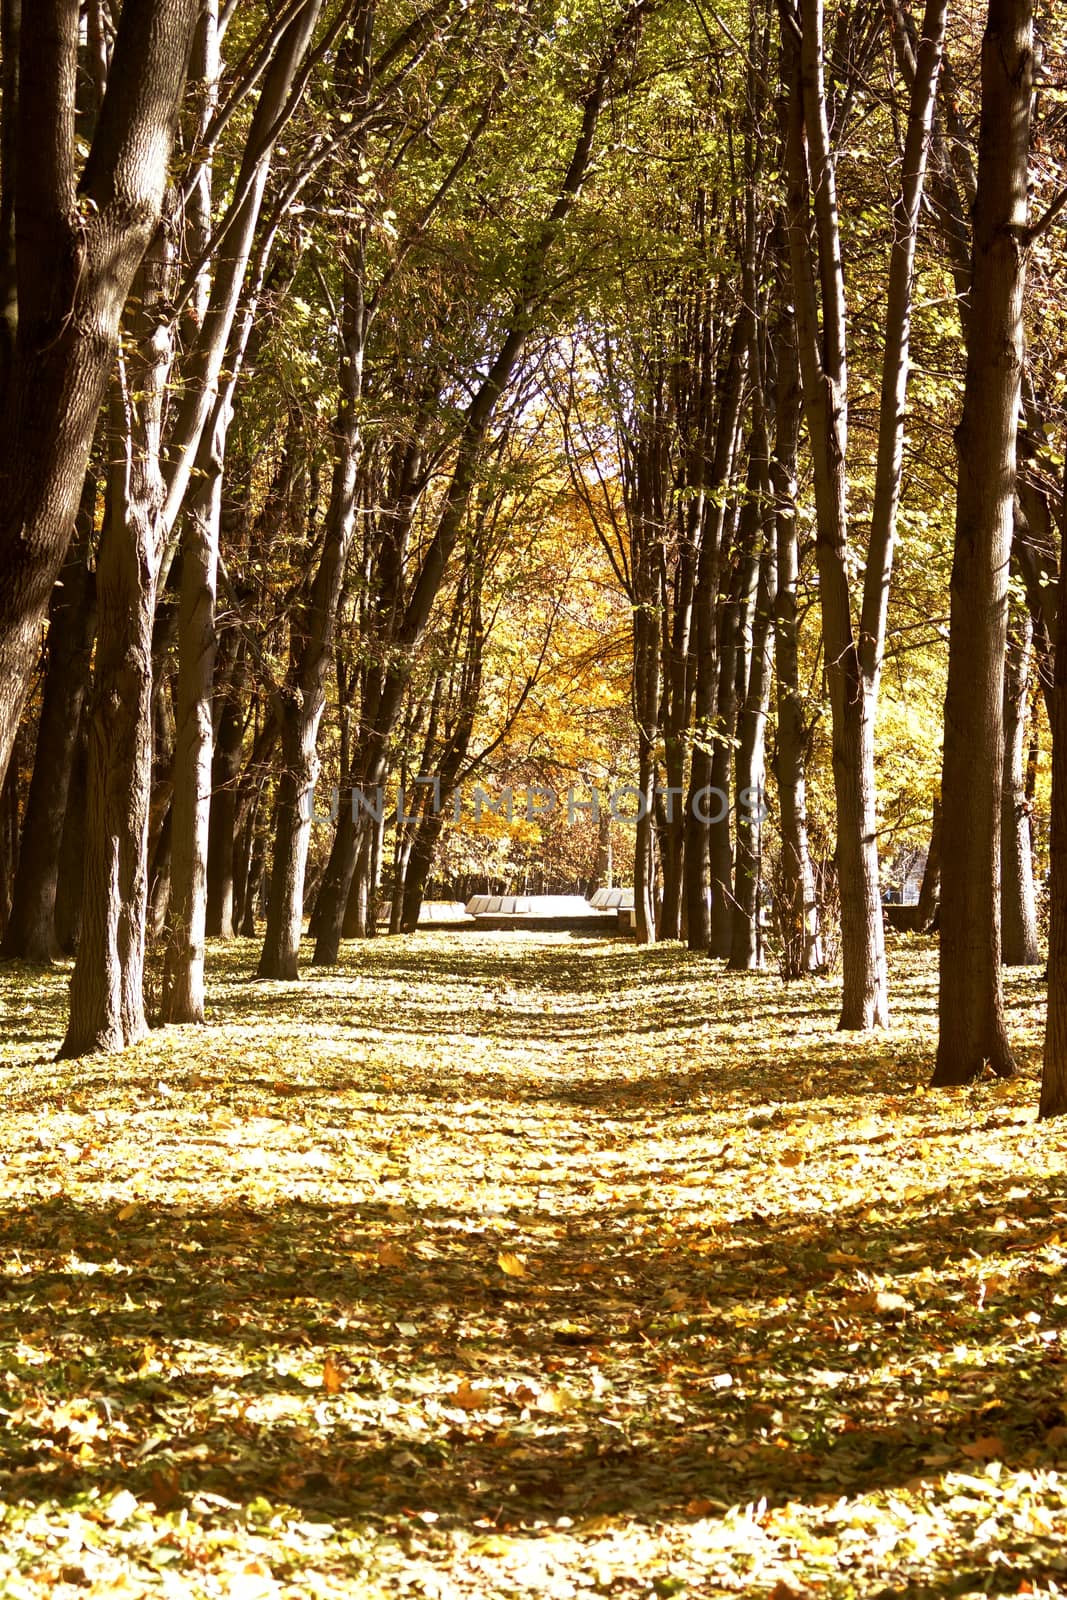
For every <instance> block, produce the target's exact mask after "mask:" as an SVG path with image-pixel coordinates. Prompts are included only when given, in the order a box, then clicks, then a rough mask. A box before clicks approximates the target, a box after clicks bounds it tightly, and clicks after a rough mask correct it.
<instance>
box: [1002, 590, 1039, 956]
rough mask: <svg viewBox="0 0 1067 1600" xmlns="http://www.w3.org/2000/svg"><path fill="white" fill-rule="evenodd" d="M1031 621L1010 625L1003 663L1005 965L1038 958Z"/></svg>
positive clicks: (1003, 917) (1027, 617)
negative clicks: (1029, 783)
mask: <svg viewBox="0 0 1067 1600" xmlns="http://www.w3.org/2000/svg"><path fill="white" fill-rule="evenodd" d="M1032 633H1033V629H1032V624H1031V622H1030V618H1029V616H1028V615H1027V614H1026V613H1023V615H1022V617H1021V618H1020V619H1019V620H1018V621H1017V623H1016V624H1015V625H1014V626H1013V627H1012V628H1011V630H1010V632H1009V635H1008V653H1007V659H1006V661H1005V666H1004V777H1003V785H1002V789H1001V814H1000V921H1001V960H1002V961H1003V963H1004V965H1005V966H1006V967H1035V966H1039V965H1040V963H1041V951H1040V948H1039V946H1038V937H1037V904H1036V897H1035V893H1034V863H1033V853H1032V849H1031V838H1030V801H1029V799H1028V797H1027V793H1026V738H1027V716H1026V712H1027V704H1028V701H1029V690H1030V667H1031V662H1032V659H1033V653H1032V649H1031V641H1032Z"/></svg>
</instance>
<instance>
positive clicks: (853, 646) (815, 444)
mask: <svg viewBox="0 0 1067 1600" xmlns="http://www.w3.org/2000/svg"><path fill="white" fill-rule="evenodd" d="M946 10H947V0H928V3H927V6H926V12H925V15H924V18H923V27H922V39H921V43H920V47H919V52H918V64H917V68H916V72H915V77H914V82H913V86H912V92H911V104H910V110H909V116H908V125H907V132H906V135H905V140H904V151H903V160H902V163H901V187H900V191H899V194H898V196H897V200H896V203H895V205H894V209H893V244H892V250H891V254H890V263H889V277H888V283H887V288H886V337H885V347H884V352H883V359H882V384H881V407H880V412H879V417H880V422H879V434H878V457H877V466H876V477H875V493H874V502H873V507H872V513H871V526H870V533H869V537H868V547H867V560H866V565H865V570H864V581H863V592H862V596H861V598H860V605H859V616H858V619H854V618H853V614H852V605H853V597H852V589H851V580H850V574H849V560H850V557H849V543H848V539H849V521H848V503H847V494H848V467H847V450H848V430H847V408H848V374H847V360H846V343H847V340H846V301H845V282H844V259H843V254H842V238H841V227H840V218H839V213H838V202H837V185H836V165H835V160H834V154H833V150H832V148H831V142H830V121H829V106H828V97H827V88H826V72H825V65H824V46H823V23H824V6H823V0H799V4H798V5H797V6H794V5H793V4H792V0H779V11H780V15H781V19H782V69H783V80H784V145H785V169H786V177H787V196H786V233H787V237H788V241H789V253H790V260H791V264H792V275H793V289H794V295H795V301H796V327H797V339H798V347H799V353H800V367H801V372H802V376H803V391H804V410H805V415H806V417H807V422H808V432H809V436H810V440H811V448H812V456H813V464H814V478H815V502H816V519H817V536H816V556H817V560H818V568H819V597H820V603H821V607H822V624H823V640H824V645H825V650H826V663H827V677H828V681H829V688H830V709H831V715H832V724H833V769H834V793H835V799H836V805H837V869H838V878H839V884H840V894H841V947H842V962H843V968H844V982H843V993H842V1002H841V1018H840V1023H839V1026H840V1027H842V1028H869V1027H872V1026H878V1025H882V1024H884V1023H886V1022H887V1021H888V1014H889V996H888V987H887V974H886V960H885V945H884V937H883V932H882V906H881V898H880V894H879V886H878V846H877V818H876V799H877V797H876V791H875V774H874V721H875V713H876V710H877V704H878V688H879V682H880V678H881V670H882V660H883V656H884V651H885V633H886V618H887V612H888V604H889V588H890V580H891V576H892V568H893V554H894V541H895V535H896V511H897V501H898V498H899V493H900V474H901V460H902V452H903V438H904V400H905V395H906V390H907V379H908V361H909V340H910V325H911V300H912V288H913V276H914V272H913V268H914V261H915V240H916V233H917V228H918V219H919V208H920V204H921V200H922V194H923V183H924V178H925V173H926V159H927V149H928V145H929V137H930V128H931V124H932V120H933V111H934V103H935V96H936V86H937V76H938V71H939V67H940V62H941V52H942V47H943V40H944V30H945V16H946ZM813 234H814V244H813V238H812V235H813Z"/></svg>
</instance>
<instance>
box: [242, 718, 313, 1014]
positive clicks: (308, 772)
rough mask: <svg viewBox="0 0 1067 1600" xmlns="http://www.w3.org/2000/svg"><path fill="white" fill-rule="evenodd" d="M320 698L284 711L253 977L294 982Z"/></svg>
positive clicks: (311, 805) (302, 920)
mask: <svg viewBox="0 0 1067 1600" xmlns="http://www.w3.org/2000/svg"><path fill="white" fill-rule="evenodd" d="M324 699H325V696H322V697H321V698H319V699H316V700H313V701H312V702H311V704H310V705H305V704H302V703H292V702H289V703H287V704H286V705H285V706H284V708H283V720H282V759H283V762H284V766H283V768H282V774H281V777H280V779H279V782H278V802H277V806H276V809H275V835H274V852H273V863H272V867H271V875H270V899H269V901H268V904H267V930H266V933H265V935H264V939H263V950H262V952H261V954H260V958H259V969H258V972H257V976H258V977H260V978H277V979H281V980H288V981H290V982H291V981H292V980H294V979H295V978H297V977H299V975H300V973H299V954H300V937H301V934H302V933H303V931H304V872H305V869H306V867H307V849H308V840H309V838H310V837H311V823H312V816H313V809H314V804H315V785H316V783H317V781H318V776H319V758H318V752H317V749H316V744H317V739H318V731H319V722H320V720H321V718H322V708H323V702H324Z"/></svg>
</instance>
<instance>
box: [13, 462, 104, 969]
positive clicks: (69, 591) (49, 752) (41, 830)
mask: <svg viewBox="0 0 1067 1600" xmlns="http://www.w3.org/2000/svg"><path fill="white" fill-rule="evenodd" d="M96 495H97V482H96V476H95V474H94V473H92V472H90V473H89V474H88V475H87V477H86V486H85V491H84V493H83V495H82V504H81V509H80V511H79V513H78V533H77V539H76V544H75V546H74V548H73V549H72V551H71V554H70V556H69V558H68V560H67V561H66V562H65V564H64V566H63V570H62V572H61V574H60V581H59V583H58V584H57V586H56V588H55V590H54V592H53V595H52V600H51V604H50V606H49V625H48V670H47V674H46V676H45V685H44V696H43V699H42V702H41V716H40V721H39V723H38V727H37V745H36V749H35V751H34V758H33V778H32V780H31V783H30V792H29V797H28V799H27V801H26V817H25V821H24V823H23V828H22V844H21V848H20V850H19V864H18V871H17V874H16V877H15V886H14V893H13V897H12V905H11V912H10V916H9V918H8V924H7V931H6V933H5V935H4V943H3V954H4V956H5V957H9V958H10V957H17V958H19V959H20V960H23V961H35V962H42V963H44V962H50V961H52V960H53V959H54V958H55V957H56V956H57V955H58V954H59V953H60V946H59V943H58V941H57V938H56V927H55V914H56V887H57V884H58V881H59V861H60V850H61V847H62V842H63V823H64V819H65V817H66V815H67V800H68V796H69V794H70V782H71V772H72V770H73V767H74V757H75V750H76V748H77V743H78V737H79V730H80V728H81V720H82V708H83V706H84V704H85V696H86V690H87V688H88V685H89V674H90V664H91V661H92V650H93V638H94V635H95V633H96V588H95V578H94V575H93V573H92V572H91V571H90V569H89V565H88V561H89V552H90V548H91V541H92V537H93V519H94V514H95V509H96ZM75 799H76V803H77V804H78V805H79V806H80V805H81V803H82V802H81V796H80V795H76V797H75Z"/></svg>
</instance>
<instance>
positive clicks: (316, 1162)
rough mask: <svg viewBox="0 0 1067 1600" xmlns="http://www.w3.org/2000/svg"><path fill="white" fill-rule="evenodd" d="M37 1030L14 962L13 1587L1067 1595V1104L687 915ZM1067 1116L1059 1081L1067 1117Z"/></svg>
mask: <svg viewBox="0 0 1067 1600" xmlns="http://www.w3.org/2000/svg"><path fill="white" fill-rule="evenodd" d="M255 953H256V952H255V950H254V949H253V947H252V946H251V945H250V944H248V943H244V944H240V943H238V944H235V945H232V946H229V947H225V948H224V947H222V946H216V947H214V948H213V950H212V959H211V972H210V978H211V1000H212V1006H211V1017H212V1025H211V1026H209V1027H208V1028H206V1029H193V1028H185V1029H177V1028H171V1029H163V1030H159V1031H156V1032H154V1033H153V1034H152V1035H151V1037H150V1038H149V1039H148V1040H146V1041H145V1043H144V1044H142V1045H141V1046H139V1047H137V1048H136V1049H134V1050H131V1051H129V1052H128V1053H127V1054H126V1055H124V1056H122V1057H120V1058H114V1059H104V1058H95V1059H86V1060H84V1061H80V1062H73V1063H70V1062H65V1063H62V1064H55V1063H53V1061H52V1059H51V1058H52V1055H53V1053H54V1050H55V1048H56V1047H57V1046H58V1043H59V1041H60V1038H61V1036H62V1032H63V1006H64V1000H65V993H66V982H67V977H68V974H67V973H66V972H64V971H62V970H58V971H56V972H51V973H47V974H45V973H42V972H41V971H40V970H39V969H30V968H19V967H8V968H5V969H3V971H2V973H0V985H2V1000H3V1004H4V1013H5V1019H4V1022H3V1023H0V1028H2V1031H3V1034H4V1035H5V1036H6V1045H5V1047H4V1049H5V1054H6V1057H7V1062H6V1065H5V1067H4V1068H3V1075H2V1089H3V1104H2V1110H0V1138H2V1144H3V1151H4V1161H3V1167H2V1169H0V1170H2V1183H3V1193H2V1196H0V1253H2V1254H0V1259H2V1262H3V1270H4V1277H3V1282H2V1294H0V1342H2V1346H3V1355H2V1379H0V1381H2V1384H3V1389H2V1391H0V1411H2V1412H3V1414H4V1423H5V1428H4V1433H3V1435H2V1437H0V1500H2V1502H3V1503H2V1506H0V1597H3V1600H7V1597H20V1600H21V1597H27V1600H29V1597H38V1596H43V1595H44V1594H46V1593H47V1594H50V1595H52V1596H55V1597H57V1600H71V1597H74V1596H80V1597H85V1596H109V1597H110V1596H116V1597H134V1596H138V1595H142V1594H144V1595H149V1594H151V1595H168V1596H174V1597H182V1600H184V1597H191V1600H199V1597H207V1596H233V1597H238V1600H260V1597H268V1596H279V1597H282V1596H284V1597H298V1596H299V1597H304V1596H329V1597H332V1596H342V1595H344V1596H353V1595H355V1596H359V1597H367V1600H378V1597H394V1596H407V1595H411V1596H420V1595H427V1596H436V1597H439V1600H472V1597H475V1596H486V1597H493V1600H496V1597H505V1596H538V1597H540V1596H544V1597H551V1600H557V1597H558V1600H570V1597H572V1596H575V1595H581V1596H584V1595H590V1596H594V1595H611V1596H617V1597H636V1596H671V1595H678V1596H683V1595H691V1596H702V1597H703V1596H715V1595H732V1594H738V1593H743V1594H746V1595H755V1596H773V1597H774V1600H789V1597H790V1596H794V1595H821V1596H825V1597H838V1596H863V1597H867V1596H875V1595H890V1594H900V1595H904V1594H907V1595H909V1596H922V1595H930V1596H935V1595H936V1596H949V1595H961V1596H962V1595H991V1594H1005V1593H1010V1594H1015V1593H1023V1594H1049V1595H1058V1594H1061V1593H1067V1272H1065V1268H1067V1192H1065V1189H1064V1171H1065V1157H1067V1127H1065V1126H1064V1125H1063V1124H1062V1123H1051V1124H1043V1125H1038V1124H1037V1123H1036V1121H1035V1105H1036V1100H1037V1082H1036V1077H1037V1071H1038V1067H1037V1063H1038V1059H1039V1052H1040V1026H1041V1002H1042V999H1043V991H1042V987H1041V983H1040V978H1039V975H1038V973H1036V972H1023V973H1020V974H1017V975H1015V976H1013V977H1012V978H1011V980H1010V984H1009V998H1010V1001H1011V1010H1010V1016H1011V1028H1012V1034H1013V1038H1014V1039H1015V1041H1016V1043H1017V1044H1018V1046H1019V1055H1020V1059H1021V1062H1022V1064H1023V1068H1024V1071H1023V1076H1022V1077H1021V1079H1020V1081H1019V1082H1017V1083H1013V1084H1009V1085H998V1084H995V1083H992V1082H990V1083H989V1084H980V1085H977V1086H976V1087H975V1088H973V1089H972V1090H970V1091H955V1092H951V1093H928V1092H926V1091H925V1089H924V1084H925V1082H926V1079H927V1078H928V1076H929V1071H930V1067H931V1061H932V1055H933V1048H934V1043H935V1034H934V1006H935V995H936V956H935V954H934V952H933V950H932V949H931V948H929V947H928V946H925V945H922V944H920V945H919V946H916V945H914V944H912V945H910V946H908V945H903V944H898V945H897V946H896V947H895V948H894V951H893V955H892V975H893V1002H894V1019H895V1020H894V1025H893V1027H892V1028H891V1029H890V1030H888V1031H887V1032H885V1033H882V1034H879V1035H876V1036H871V1037H864V1036H857V1035H843V1034H838V1033H835V1032H834V1028H833V1024H834V1021H835V1018H836V1011H837V999H838V996H837V989H836V985H835V983H834V981H833V980H832V979H827V980H811V981H809V982H804V983H799V984H794V985H791V986H789V987H784V986H783V985H782V984H781V983H780V982H779V980H778V979H777V977H776V976H774V975H767V976H763V977H753V976H747V975H738V976H733V975H727V974H724V973H723V972H722V971H721V970H720V969H719V968H718V966H717V965H715V964H711V963H709V962H707V961H706V960H704V959H702V958H700V957H697V956H692V955H690V954H689V953H687V952H685V951H682V950H680V949H679V948H678V947H677V946H674V947H662V948H658V949H651V950H639V949H636V948H635V947H634V946H633V945H630V944H624V943H619V942H615V941H596V940H580V939H576V938H569V937H566V936H562V935H561V936H542V937H537V938H533V937H527V938H523V937H522V936H517V935H509V934H497V935H477V934H474V933H469V932H463V933H459V934H449V933H446V932H434V933H422V934H416V935H414V936H412V937H410V938H404V939H391V940H388V939H379V940H376V941H373V942H372V943H369V944H366V945H362V946H352V945H350V946H346V949H345V961H344V964H343V965H342V966H341V967H340V968H338V969H336V970H332V971H322V972H315V971H310V970H309V972H308V974H307V976H306V977H305V978H304V980H303V981H302V982H300V983H297V984H260V983H254V982H250V981H248V976H247V975H248V973H249V972H250V971H251V970H253V968H254V960H255ZM1064 1122H1067V1119H1064Z"/></svg>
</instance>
